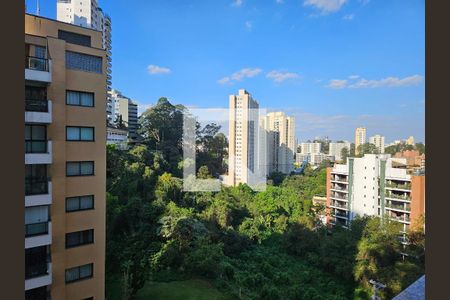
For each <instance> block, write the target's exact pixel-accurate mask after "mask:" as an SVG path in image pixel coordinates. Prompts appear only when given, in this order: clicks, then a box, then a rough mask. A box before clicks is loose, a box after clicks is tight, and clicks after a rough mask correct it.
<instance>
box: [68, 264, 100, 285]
mask: <svg viewBox="0 0 450 300" xmlns="http://www.w3.org/2000/svg"><path fill="white" fill-rule="evenodd" d="M93 268H94V265H93V264H88V265H83V266H79V267H74V268H70V269H66V283H70V282H73V281H77V280H80V279H84V278H89V277H92V274H93Z"/></svg>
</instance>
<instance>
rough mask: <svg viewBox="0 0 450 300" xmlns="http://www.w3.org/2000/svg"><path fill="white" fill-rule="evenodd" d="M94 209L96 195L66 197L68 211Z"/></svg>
mask: <svg viewBox="0 0 450 300" xmlns="http://www.w3.org/2000/svg"><path fill="white" fill-rule="evenodd" d="M90 209H94V195H87V196H77V197H68V198H66V212H75V211H83V210H90Z"/></svg>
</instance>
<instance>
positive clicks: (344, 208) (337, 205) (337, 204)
mask: <svg viewBox="0 0 450 300" xmlns="http://www.w3.org/2000/svg"><path fill="white" fill-rule="evenodd" d="M330 207H331V208H335V209H343V210H348V208H347V205H344V204H339V203H338V202H334V203H332V204H331V205H330Z"/></svg>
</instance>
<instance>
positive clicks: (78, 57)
mask: <svg viewBox="0 0 450 300" xmlns="http://www.w3.org/2000/svg"><path fill="white" fill-rule="evenodd" d="M66 68H67V69H72V70H78V71H85V72H92V73H98V74H102V58H101V57H99V56H93V55H89V54H84V53H78V52H72V51H66Z"/></svg>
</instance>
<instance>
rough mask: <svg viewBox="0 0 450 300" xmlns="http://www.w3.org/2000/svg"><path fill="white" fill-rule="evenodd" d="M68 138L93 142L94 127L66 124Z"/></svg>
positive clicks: (69, 139)
mask: <svg viewBox="0 0 450 300" xmlns="http://www.w3.org/2000/svg"><path fill="white" fill-rule="evenodd" d="M66 140H68V141H88V142H93V141H94V127H75V126H66Z"/></svg>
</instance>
